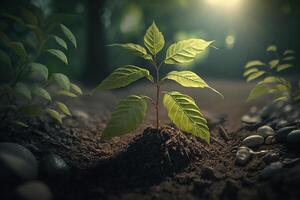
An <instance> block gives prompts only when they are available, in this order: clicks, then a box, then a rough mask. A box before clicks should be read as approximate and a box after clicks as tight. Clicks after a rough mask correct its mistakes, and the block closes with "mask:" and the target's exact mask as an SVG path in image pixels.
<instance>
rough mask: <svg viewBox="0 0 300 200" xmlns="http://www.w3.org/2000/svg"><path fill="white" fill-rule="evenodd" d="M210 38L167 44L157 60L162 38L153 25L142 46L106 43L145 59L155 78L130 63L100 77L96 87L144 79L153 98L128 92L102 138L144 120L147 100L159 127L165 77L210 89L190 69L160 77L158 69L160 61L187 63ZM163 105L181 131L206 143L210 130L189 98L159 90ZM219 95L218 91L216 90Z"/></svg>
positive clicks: (128, 130) (136, 125)
mask: <svg viewBox="0 0 300 200" xmlns="http://www.w3.org/2000/svg"><path fill="white" fill-rule="evenodd" d="M212 43H213V41H205V40H203V39H187V40H183V41H179V42H177V43H174V44H172V45H170V46H169V48H168V49H167V52H166V56H165V59H164V60H162V61H161V62H159V61H158V60H157V54H158V53H159V52H160V51H161V50H162V49H163V47H164V45H165V39H164V36H163V34H162V33H161V32H160V31H159V29H158V28H157V26H156V24H155V23H154V22H153V23H152V25H151V26H150V27H149V28H148V29H147V31H146V34H145V36H144V45H145V47H146V48H147V50H148V51H147V50H146V48H144V47H143V46H141V45H138V44H133V43H126V44H114V45H110V46H116V47H121V48H125V49H127V50H129V51H130V52H131V53H133V54H135V55H137V56H139V57H141V58H143V59H145V60H147V61H148V62H149V63H150V64H151V66H152V67H153V68H154V69H155V72H156V74H155V79H154V78H153V76H152V75H151V74H150V72H149V71H148V70H147V69H145V68H140V67H137V66H134V65H125V66H123V67H120V68H118V69H116V70H115V71H114V72H113V73H112V74H111V75H109V76H108V77H107V78H106V79H104V80H103V81H102V82H101V83H100V85H99V86H98V87H97V88H96V90H111V89H115V88H121V87H125V86H127V85H129V84H131V83H132V82H134V81H136V80H138V79H141V78H143V77H145V78H147V79H148V80H149V81H150V82H152V83H153V84H154V85H155V88H156V99H155V100H153V99H151V98H150V97H148V96H144V95H130V96H129V97H128V98H126V99H124V100H122V101H120V102H119V104H118V105H117V107H116V109H115V110H114V111H113V113H112V117H111V120H110V121H109V122H108V124H107V126H106V128H105V130H104V131H103V136H102V137H103V138H109V137H113V136H118V135H122V134H125V133H128V132H130V131H133V130H135V129H136V128H137V127H138V126H139V125H140V124H141V123H142V122H143V120H144V118H145V114H146V111H147V107H148V105H147V100H150V102H151V103H152V104H153V105H154V107H155V110H156V129H158V128H159V110H160V109H159V98H160V93H161V92H162V91H161V86H162V85H163V83H164V82H165V81H166V80H173V81H175V82H177V83H179V84H180V85H182V86H184V87H192V88H210V89H212V90H213V91H214V92H217V91H216V90H215V89H213V88H212V87H210V86H209V85H208V84H207V83H206V82H205V81H204V80H203V79H202V78H201V77H199V76H198V75H197V74H196V73H194V72H192V71H171V72H169V73H168V74H167V75H166V76H165V77H163V78H160V69H161V67H162V66H163V64H168V65H181V64H185V63H187V62H191V61H193V60H194V59H195V57H196V55H197V54H199V53H200V52H203V51H205V50H206V49H207V48H208V47H209V46H211V44H212ZM162 93H163V94H164V96H163V105H164V107H165V108H166V109H167V112H168V116H169V118H170V119H171V121H172V122H173V123H174V124H175V125H176V126H177V127H178V128H179V129H181V130H183V131H186V132H190V133H192V134H193V135H195V136H197V137H200V138H202V139H203V140H204V141H206V142H207V143H210V133H209V128H208V127H207V121H206V119H205V118H204V116H203V114H202V113H201V111H200V109H199V107H198V106H197V105H196V103H195V101H194V100H193V98H192V97H190V96H188V95H185V94H182V93H180V92H177V91H163V92H162ZM217 93H218V94H220V93H219V92H217ZM220 95H221V94H220Z"/></svg>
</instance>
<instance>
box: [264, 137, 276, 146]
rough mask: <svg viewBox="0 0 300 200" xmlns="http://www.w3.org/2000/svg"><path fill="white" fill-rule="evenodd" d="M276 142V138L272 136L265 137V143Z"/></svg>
mask: <svg viewBox="0 0 300 200" xmlns="http://www.w3.org/2000/svg"><path fill="white" fill-rule="evenodd" d="M275 142H276V139H275V137H274V136H268V137H267V138H266V139H265V144H274V143H275Z"/></svg>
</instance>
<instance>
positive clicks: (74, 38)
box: [60, 24, 77, 48]
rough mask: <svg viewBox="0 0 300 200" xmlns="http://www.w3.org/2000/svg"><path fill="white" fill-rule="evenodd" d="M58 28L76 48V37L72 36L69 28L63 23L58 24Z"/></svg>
mask: <svg viewBox="0 0 300 200" xmlns="http://www.w3.org/2000/svg"><path fill="white" fill-rule="evenodd" d="M60 28H61V30H62V32H63V33H64V34H65V36H66V37H67V38H68V39H69V40H70V41H71V42H72V44H73V45H74V47H75V48H76V47H77V42H76V37H75V36H74V34H73V33H72V32H71V31H70V29H69V28H67V27H66V26H65V25H63V24H60Z"/></svg>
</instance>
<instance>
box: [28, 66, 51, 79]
mask: <svg viewBox="0 0 300 200" xmlns="http://www.w3.org/2000/svg"><path fill="white" fill-rule="evenodd" d="M29 66H30V68H31V71H32V72H36V73H38V74H40V75H41V76H42V77H43V78H44V79H45V80H48V68H47V67H46V66H45V65H43V64H40V63H34V62H33V63H30V64H29Z"/></svg>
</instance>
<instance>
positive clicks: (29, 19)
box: [21, 8, 38, 25]
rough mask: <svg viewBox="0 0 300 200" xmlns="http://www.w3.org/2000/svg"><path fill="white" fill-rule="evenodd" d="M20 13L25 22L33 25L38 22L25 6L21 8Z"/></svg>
mask: <svg viewBox="0 0 300 200" xmlns="http://www.w3.org/2000/svg"><path fill="white" fill-rule="evenodd" d="M21 15H22V17H23V19H24V20H25V22H26V23H28V24H33V25H37V24H38V19H37V17H36V16H35V15H34V14H33V13H32V12H31V11H30V10H28V9H26V8H21Z"/></svg>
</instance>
